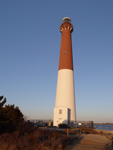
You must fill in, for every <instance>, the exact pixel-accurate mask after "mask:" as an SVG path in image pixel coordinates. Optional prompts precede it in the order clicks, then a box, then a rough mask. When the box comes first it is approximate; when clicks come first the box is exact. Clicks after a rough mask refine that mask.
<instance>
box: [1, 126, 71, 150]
mask: <svg viewBox="0 0 113 150" xmlns="http://www.w3.org/2000/svg"><path fill="white" fill-rule="evenodd" d="M71 141H72V140H71V139H68V138H67V137H66V136H65V135H63V134H61V133H58V132H55V131H46V130H41V129H35V130H34V129H33V130H32V132H31V131H30V132H22V133H21V132H20V131H15V132H13V133H4V134H2V135H1V136H0V150H63V149H64V148H65V147H66V146H67V145H69V144H70V143H71Z"/></svg>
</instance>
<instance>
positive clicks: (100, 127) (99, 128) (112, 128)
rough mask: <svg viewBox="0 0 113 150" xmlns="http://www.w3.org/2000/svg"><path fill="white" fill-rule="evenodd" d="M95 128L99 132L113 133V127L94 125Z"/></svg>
mask: <svg viewBox="0 0 113 150" xmlns="http://www.w3.org/2000/svg"><path fill="white" fill-rule="evenodd" d="M94 128H95V129H97V130H109V131H113V125H94Z"/></svg>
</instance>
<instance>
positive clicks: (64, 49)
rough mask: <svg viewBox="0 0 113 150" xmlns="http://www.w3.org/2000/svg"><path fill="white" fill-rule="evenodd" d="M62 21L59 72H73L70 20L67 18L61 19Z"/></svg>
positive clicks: (71, 27)
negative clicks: (67, 70)
mask: <svg viewBox="0 0 113 150" xmlns="http://www.w3.org/2000/svg"><path fill="white" fill-rule="evenodd" d="M62 21H63V23H62V24H61V26H60V31H61V33H62V36H61V47H60V59H59V70H60V69H71V70H73V58H72V43H71V32H72V31H73V26H72V24H71V23H70V22H71V19H70V18H68V17H65V18H63V19H62Z"/></svg>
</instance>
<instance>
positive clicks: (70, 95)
mask: <svg viewBox="0 0 113 150" xmlns="http://www.w3.org/2000/svg"><path fill="white" fill-rule="evenodd" d="M57 107H65V108H69V109H70V110H71V115H70V120H71V121H75V95H74V79H73V70H70V69H61V70H59V71H58V80H57V91H56V103H55V108H57ZM56 117H57V116H56V113H54V120H55V118H56Z"/></svg>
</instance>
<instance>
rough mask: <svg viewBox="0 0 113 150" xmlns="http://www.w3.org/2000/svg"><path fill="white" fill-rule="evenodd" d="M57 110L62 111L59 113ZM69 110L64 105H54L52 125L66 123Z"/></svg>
mask: <svg viewBox="0 0 113 150" xmlns="http://www.w3.org/2000/svg"><path fill="white" fill-rule="evenodd" d="M59 110H62V113H61V114H60V113H59ZM69 112H70V110H69V109H68V108H65V107H56V108H54V122H53V125H54V126H58V125H59V124H61V123H62V124H68V122H69V121H70V120H69Z"/></svg>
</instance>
